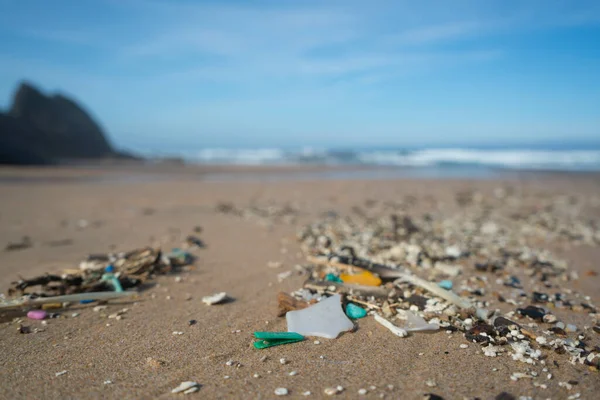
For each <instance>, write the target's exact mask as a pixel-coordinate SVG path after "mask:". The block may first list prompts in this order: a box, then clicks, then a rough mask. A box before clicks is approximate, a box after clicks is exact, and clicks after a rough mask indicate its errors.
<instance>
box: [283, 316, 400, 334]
mask: <svg viewBox="0 0 600 400" xmlns="http://www.w3.org/2000/svg"><path fill="white" fill-rule="evenodd" d="M288 314H289V313H288ZM373 316H374V317H375V321H377V322H378V323H379V324H381V325H383V326H384V327H386V328H387V329H389V330H390V331H391V332H392V333H393V334H394V335H396V336H398V337H406V336H408V332H406V330H404V329H402V328H400V327H398V326H396V325H394V324H392V323H391V322H390V321H388V320H387V319H385V318H383V317H382V316H381V315H379V314H373Z"/></svg>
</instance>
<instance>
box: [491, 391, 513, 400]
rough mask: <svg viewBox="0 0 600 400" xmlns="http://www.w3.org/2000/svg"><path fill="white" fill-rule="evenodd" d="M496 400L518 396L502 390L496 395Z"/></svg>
mask: <svg viewBox="0 0 600 400" xmlns="http://www.w3.org/2000/svg"><path fill="white" fill-rule="evenodd" d="M495 400H516V398H515V396H513V395H512V394H510V393H508V392H502V393H500V394H499V395H498V396H496V397H495Z"/></svg>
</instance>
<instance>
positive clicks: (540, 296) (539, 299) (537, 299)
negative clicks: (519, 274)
mask: <svg viewBox="0 0 600 400" xmlns="http://www.w3.org/2000/svg"><path fill="white" fill-rule="evenodd" d="M531 297H532V300H533V302H534V303H547V302H548V301H549V297H548V295H547V294H546V293H540V292H533V293H532V294H531Z"/></svg>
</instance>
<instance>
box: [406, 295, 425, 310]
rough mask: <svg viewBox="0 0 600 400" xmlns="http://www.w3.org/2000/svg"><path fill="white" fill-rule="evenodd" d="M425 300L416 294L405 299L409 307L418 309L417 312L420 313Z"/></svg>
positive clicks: (423, 307)
mask: <svg viewBox="0 0 600 400" xmlns="http://www.w3.org/2000/svg"><path fill="white" fill-rule="evenodd" d="M427 300H428V299H427V297H423V296H419V295H418V294H413V295H411V296H410V297H409V298H408V299H406V301H408V302H409V303H410V304H411V305H415V306H417V307H419V310H421V311H422V310H424V309H425V305H426V304H427Z"/></svg>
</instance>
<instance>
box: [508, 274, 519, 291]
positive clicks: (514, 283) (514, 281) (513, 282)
mask: <svg viewBox="0 0 600 400" xmlns="http://www.w3.org/2000/svg"><path fill="white" fill-rule="evenodd" d="M504 286H508V287H513V288H517V289H520V288H522V287H523V286H521V281H520V280H519V278H517V277H516V276H514V275H511V276H510V277H509V278H508V279H507V280H506V281H505V282H504Z"/></svg>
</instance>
